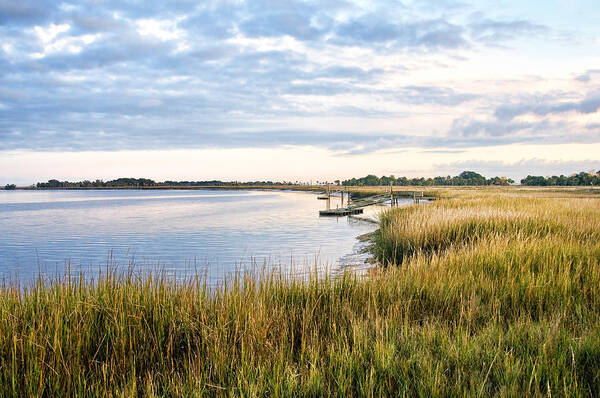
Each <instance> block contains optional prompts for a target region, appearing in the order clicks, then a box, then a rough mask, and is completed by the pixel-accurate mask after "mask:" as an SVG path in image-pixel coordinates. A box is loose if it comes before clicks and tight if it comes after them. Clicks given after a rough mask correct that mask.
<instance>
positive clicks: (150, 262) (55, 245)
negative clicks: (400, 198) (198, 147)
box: [0, 190, 380, 283]
mask: <svg viewBox="0 0 600 398" xmlns="http://www.w3.org/2000/svg"><path fill="white" fill-rule="evenodd" d="M338 201H339V199H338V198H333V199H332V206H333V207H335V206H336V205H337V204H338V203H339V202H338ZM324 206H325V201H321V200H317V196H316V195H315V194H313V193H306V192H287V191H286V192H284V191H256V190H90V191H85V190H71V191H66V190H57V191H0V278H3V279H10V280H13V281H14V280H18V281H21V282H25V283H27V282H29V281H32V280H33V279H34V278H35V277H36V275H38V273H41V274H42V275H46V276H52V275H55V274H56V273H58V274H61V273H63V272H64V270H65V268H66V267H69V268H70V270H71V273H73V272H77V271H83V272H90V271H94V270H98V269H99V267H103V266H106V264H107V263H110V264H111V265H112V266H117V267H121V268H123V267H131V266H133V267H134V269H135V270H137V271H140V270H141V271H144V270H157V269H160V270H162V271H165V272H168V273H173V274H175V275H178V276H184V275H190V274H195V273H200V274H202V275H203V276H204V277H205V278H207V280H208V283H215V282H217V281H219V280H222V278H224V277H226V276H228V275H230V274H231V273H232V272H233V271H234V270H236V268H237V269H238V270H244V269H254V270H256V269H257V268H260V269H263V268H267V269H269V268H274V267H275V268H279V269H281V270H282V271H284V272H293V273H305V272H307V270H311V271H313V270H315V269H318V270H319V271H320V272H330V271H339V269H340V267H343V266H346V265H349V264H345V263H344V262H348V261H349V260H348V259H349V258H350V259H352V258H354V257H352V256H349V254H351V253H352V252H353V251H355V250H356V248H357V240H356V237H357V236H359V235H362V234H365V233H368V232H372V231H374V230H375V229H376V228H377V226H376V225H375V224H373V223H370V222H365V221H359V220H355V219H352V218H349V217H340V218H335V217H333V218H330V217H319V215H318V210H319V209H322V208H324ZM378 211H380V208H372V209H367V210H366V213H367V215H368V216H371V217H375V216H376V213H377V212H378ZM357 258H359V257H357ZM350 261H351V260H350Z"/></svg>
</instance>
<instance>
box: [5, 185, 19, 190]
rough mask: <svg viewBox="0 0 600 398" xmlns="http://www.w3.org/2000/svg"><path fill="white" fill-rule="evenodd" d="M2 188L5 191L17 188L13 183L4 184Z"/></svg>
mask: <svg viewBox="0 0 600 398" xmlns="http://www.w3.org/2000/svg"><path fill="white" fill-rule="evenodd" d="M4 189H6V190H7V191H12V190H13V189H17V186H16V185H15V184H6V185H5V186H4Z"/></svg>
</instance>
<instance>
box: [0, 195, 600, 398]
mask: <svg viewBox="0 0 600 398" xmlns="http://www.w3.org/2000/svg"><path fill="white" fill-rule="evenodd" d="M452 194H454V197H455V198H454V199H441V200H438V201H436V202H433V203H431V204H428V205H425V206H414V207H409V208H405V209H394V210H392V211H390V212H388V213H386V214H385V215H384V216H383V217H382V222H381V228H380V230H379V232H378V233H377V234H376V237H375V253H376V255H377V256H378V258H379V260H380V261H381V263H382V267H380V268H379V269H377V270H376V271H374V272H372V273H371V274H370V275H368V276H367V277H357V276H353V275H348V274H346V275H344V276H342V277H339V278H320V279H318V278H312V279H310V280H306V281H300V280H290V279H288V278H285V277H283V276H280V275H279V274H272V275H269V276H267V277H263V278H262V279H261V280H259V281H257V280H255V279H251V278H243V277H239V278H238V279H237V280H232V281H230V283H229V284H228V285H227V286H222V287H221V288H219V289H216V290H211V289H208V288H207V287H206V286H205V285H204V284H203V282H202V279H201V278H194V279H190V280H188V281H186V282H182V283H174V282H172V281H171V280H170V279H168V278H166V277H164V276H161V275H155V276H152V275H146V276H140V275H134V274H130V273H125V274H119V273H116V272H112V273H110V272H109V273H105V274H104V276H102V277H101V278H100V279H97V280H96V281H95V282H89V281H88V282H86V281H85V280H83V279H68V278H65V279H63V280H55V281H51V282H46V283H44V282H42V281H38V282H37V284H35V285H33V286H31V287H28V288H19V287H17V286H11V285H5V286H3V287H2V288H0V396H19V397H20V396H73V395H78V396H86V395H88V396H102V395H105V396H115V395H117V396H118V395H122V396H132V395H142V396H215V395H217V396H265V395H270V396H320V395H334V396H344V397H345V396H385V395H393V396H398V395H400V396H402V395H404V396H489V395H498V396H523V395H538V396H542V395H543V396H598V395H600V293H599V287H600V264H599V261H600V201H599V200H598V199H595V198H594V197H593V196H589V195H588V196H585V197H575V196H576V193H572V192H567V191H560V193H559V194H557V195H554V194H553V193H552V192H547V191H531V192H530V191H520V190H510V189H504V190H492V189H490V190H472V191H470V190H463V191H445V192H443V193H442V194H440V196H445V197H448V196H452ZM558 196H560V198H558Z"/></svg>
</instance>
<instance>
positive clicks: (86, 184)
mask: <svg viewBox="0 0 600 398" xmlns="http://www.w3.org/2000/svg"><path fill="white" fill-rule="evenodd" d="M287 184H292V182H288V181H284V182H273V181H252V182H238V181H220V180H210V181H163V182H157V181H154V180H151V179H148V178H117V179H115V180H110V181H103V180H95V181H89V180H84V181H76V182H71V181H59V180H55V179H52V180H48V182H38V183H37V184H36V185H35V186H36V187H37V188H123V187H128V188H130V187H142V188H144V187H172V186H192V187H196V186H240V185H241V186H244V185H287Z"/></svg>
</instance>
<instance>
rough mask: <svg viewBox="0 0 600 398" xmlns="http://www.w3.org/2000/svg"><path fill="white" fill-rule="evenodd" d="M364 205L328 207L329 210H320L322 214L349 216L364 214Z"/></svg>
mask: <svg viewBox="0 0 600 398" xmlns="http://www.w3.org/2000/svg"><path fill="white" fill-rule="evenodd" d="M362 212H363V209H362V207H359V208H352V207H343V208H341V209H328V210H319V215H320V216H335V217H343V216H349V215H352V214H362Z"/></svg>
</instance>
